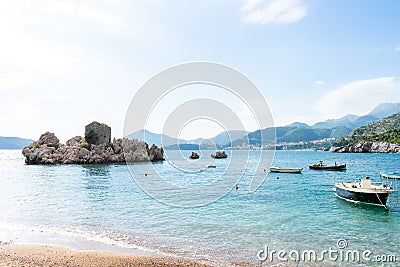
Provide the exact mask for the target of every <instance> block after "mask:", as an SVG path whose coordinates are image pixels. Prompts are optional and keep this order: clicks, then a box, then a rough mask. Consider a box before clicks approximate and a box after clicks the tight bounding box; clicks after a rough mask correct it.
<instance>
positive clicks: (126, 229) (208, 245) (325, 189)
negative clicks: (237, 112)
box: [0, 150, 400, 266]
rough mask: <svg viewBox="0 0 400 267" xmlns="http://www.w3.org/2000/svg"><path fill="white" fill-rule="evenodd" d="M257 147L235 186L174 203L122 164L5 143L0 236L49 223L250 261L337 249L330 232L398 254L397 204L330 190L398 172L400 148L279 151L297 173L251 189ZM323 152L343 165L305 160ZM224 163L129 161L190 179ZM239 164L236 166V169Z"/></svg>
mask: <svg viewBox="0 0 400 267" xmlns="http://www.w3.org/2000/svg"><path fill="white" fill-rule="evenodd" d="M189 152H190V151H187V153H189ZM184 153H186V152H184ZM240 153H241V154H240V155H239V157H242V158H243V161H245V160H247V152H245V151H241V152H240ZM257 153H259V152H257V151H251V152H250V159H249V166H248V170H246V172H245V177H244V178H243V180H241V181H240V182H239V184H238V186H239V189H238V190H235V189H233V190H232V191H230V192H229V193H228V194H227V195H225V196H224V197H222V198H221V199H219V200H218V201H215V202H213V203H210V204H208V205H204V206H201V207H195V208H181V207H173V206H170V205H166V204H163V203H161V202H159V201H157V200H155V199H153V198H152V197H150V196H148V195H147V194H146V193H145V192H143V191H142V189H140V188H139V187H138V186H137V184H136V183H135V182H134V180H133V179H132V177H131V175H130V172H129V171H128V168H127V166H126V165H90V166H89V165H87V166H82V165H64V166H62V165H57V166H32V165H25V164H24V160H23V157H22V155H21V154H20V151H7V150H2V151H0V203H1V204H0V214H1V217H0V230H2V231H3V234H1V233H0V241H1V239H2V237H3V239H4V238H7V237H8V236H9V235H7V233H4V231H11V230H15V229H19V230H21V229H25V230H26V231H31V232H33V231H39V232H43V233H44V234H45V233H46V232H52V233H54V232H56V233H58V234H60V235H65V236H66V239H67V237H68V238H71V236H72V237H73V236H79V237H80V238H83V239H88V240H97V241H100V242H104V243H110V244H111V243H112V244H115V245H116V246H121V247H132V248H135V247H140V248H145V249H149V250H150V251H157V252H163V253H168V254H174V255H180V256H185V257H189V258H195V259H202V258H208V259H212V260H215V261H217V262H219V264H222V263H221V261H224V260H226V261H245V262H256V260H255V259H256V254H257V251H259V250H260V249H263V248H264V247H265V246H268V248H270V249H276V250H279V249H282V250H293V249H295V250H305V249H313V250H316V251H320V250H322V249H328V248H329V247H332V248H337V246H336V241H337V240H338V239H346V241H347V242H348V248H349V249H357V250H360V251H362V250H366V249H368V250H371V251H372V252H373V253H374V255H379V254H396V255H397V260H398V262H399V261H400V245H399V244H400V242H399V240H400V212H399V210H398V209H389V210H386V209H384V208H382V207H373V206H368V205H362V204H354V203H349V202H346V201H343V200H341V199H338V198H336V197H335V196H334V194H333V191H332V188H333V183H334V181H353V180H358V179H360V178H362V177H363V176H370V177H371V178H372V180H373V181H377V182H378V181H381V180H380V178H379V174H380V173H381V172H396V171H397V172H398V171H400V155H394V154H335V153H330V152H314V151H277V152H276V154H275V159H274V163H273V165H274V166H291V167H303V168H304V171H303V173H302V174H278V175H277V174H269V175H268V177H267V179H266V180H265V181H264V183H263V184H262V186H261V187H260V188H258V190H257V191H256V192H255V193H250V192H249V191H248V190H247V186H248V183H249V180H250V179H248V178H249V177H250V176H251V175H250V174H251V173H252V172H253V171H254V170H252V167H253V165H254V163H255V162H256V158H257V155H258V154H257ZM184 156H185V157H186V156H187V155H184ZM174 157H176V158H175V159H174ZM169 159H170V160H171V161H174V164H176V165H179V164H185V163H184V161H183V160H182V159H181V158H180V154H179V152H177V153H176V154H171V155H169ZM321 159H322V160H324V161H326V162H331V163H333V162H338V163H339V162H345V163H347V166H348V170H347V171H345V172H321V171H312V170H308V167H307V165H308V164H310V163H315V162H318V161H319V160H321ZM180 161H182V162H180ZM229 162H230V160H229V158H228V159H227V160H216V161H215V162H214V163H213V164H215V165H216V166H217V168H215V169H205V170H204V171H202V172H197V173H191V174H188V173H185V172H181V171H179V169H176V168H174V166H172V165H171V164H169V163H168V162H163V163H156V164H152V165H151V164H150V163H149V164H147V163H146V164H134V165H132V166H131V167H132V172H133V173H136V174H137V175H143V173H144V170H145V169H146V168H148V167H149V166H152V167H154V168H155V169H156V171H157V172H159V173H161V174H162V175H164V176H165V177H167V179H168V180H169V181H171V182H173V183H176V184H178V185H181V184H185V185H188V186H189V187H192V188H196V186H199V184H201V183H209V182H210V181H213V179H215V177H216V176H218V175H219V174H220V173H221V172H223V170H224V167H226V166H227V165H228V164H229ZM189 164H190V163H189ZM241 171H242V170H237V173H238V177H239V176H240V175H239V173H241ZM278 176H279V179H277V177H278ZM199 188H200V187H199ZM160 190H162V188H161V189H160ZM18 238H19V240H14V241H17V242H18V241H20V242H24V241H26V240H24V236H22V237H21V236H19V237H18ZM46 240H47V239H46ZM3 241H6V240H3ZM326 264H329V263H326ZM324 265H325V264H324ZM331 265H340V264H337V263H336V264H335V263H333V264H332V263H331ZM300 266H301V265H300ZM343 266H352V264H347V265H343ZM354 266H356V265H354Z"/></svg>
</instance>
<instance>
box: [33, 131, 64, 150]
mask: <svg viewBox="0 0 400 267" xmlns="http://www.w3.org/2000/svg"><path fill="white" fill-rule="evenodd" d="M37 143H38V144H39V145H47V146H53V147H55V146H57V145H58V144H59V143H60V140H59V139H58V138H57V136H55V134H54V133H50V132H45V133H44V134H42V135H41V136H40V138H39V140H38V141H37Z"/></svg>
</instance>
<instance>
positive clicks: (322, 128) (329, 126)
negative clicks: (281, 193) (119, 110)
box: [129, 103, 400, 150]
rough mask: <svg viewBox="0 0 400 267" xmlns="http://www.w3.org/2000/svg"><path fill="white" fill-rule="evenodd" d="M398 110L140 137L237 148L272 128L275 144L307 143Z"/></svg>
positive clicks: (394, 106) (183, 145) (168, 144)
mask: <svg viewBox="0 0 400 267" xmlns="http://www.w3.org/2000/svg"><path fill="white" fill-rule="evenodd" d="M398 112H400V103H383V104H380V105H378V106H377V107H375V108H374V109H373V110H372V111H371V112H369V113H368V114H366V115H363V116H357V115H353V114H349V115H346V116H344V117H342V118H339V119H329V120H326V121H322V122H317V123H315V124H314V125H308V124H306V123H302V122H294V123H292V124H290V125H287V126H280V127H274V128H267V129H263V130H257V131H254V132H250V133H246V132H244V131H229V132H222V133H220V134H218V135H217V136H215V137H213V138H210V139H203V138H199V139H195V140H184V139H176V138H173V137H170V136H168V135H163V134H155V133H152V132H150V131H145V134H146V136H145V138H144V139H145V141H146V142H147V143H149V144H153V143H154V144H156V145H161V144H162V145H163V146H164V147H165V148H166V149H178V148H180V149H192V150H196V149H198V148H199V145H200V144H201V145H202V146H204V147H205V148H207V147H209V148H211V147H213V143H214V144H216V147H217V148H221V147H240V146H243V145H246V144H248V145H264V144H262V140H261V134H262V136H263V137H264V139H265V136H267V137H268V136H273V131H274V130H275V131H276V142H277V143H297V142H310V141H315V140H321V139H325V138H335V139H338V138H340V137H342V136H346V135H348V134H350V133H351V132H352V131H353V130H355V129H357V128H359V127H361V126H364V125H368V124H370V123H371V122H374V121H378V120H380V119H382V118H385V117H388V116H390V115H393V114H395V113H398ZM229 136H230V137H231V138H229ZM129 137H131V138H138V139H142V137H143V131H138V132H135V133H133V134H132V135H130V136H129ZM161 139H162V142H161ZM270 141H271V140H270Z"/></svg>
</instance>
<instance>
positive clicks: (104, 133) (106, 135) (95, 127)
mask: <svg viewBox="0 0 400 267" xmlns="http://www.w3.org/2000/svg"><path fill="white" fill-rule="evenodd" d="M85 140H86V142H88V143H89V144H93V145H100V144H109V143H111V127H109V126H107V125H106V124H104V123H99V122H97V121H94V122H92V123H90V124H88V125H86V127H85Z"/></svg>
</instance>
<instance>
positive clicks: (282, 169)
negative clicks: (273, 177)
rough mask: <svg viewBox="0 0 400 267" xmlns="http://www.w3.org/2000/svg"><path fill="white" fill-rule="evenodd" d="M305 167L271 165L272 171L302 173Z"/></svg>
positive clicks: (270, 169)
mask: <svg viewBox="0 0 400 267" xmlns="http://www.w3.org/2000/svg"><path fill="white" fill-rule="evenodd" d="M302 170H303V168H282V167H270V168H269V171H270V172H281V173H301V171H302Z"/></svg>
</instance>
